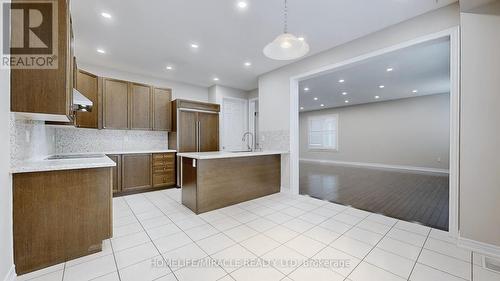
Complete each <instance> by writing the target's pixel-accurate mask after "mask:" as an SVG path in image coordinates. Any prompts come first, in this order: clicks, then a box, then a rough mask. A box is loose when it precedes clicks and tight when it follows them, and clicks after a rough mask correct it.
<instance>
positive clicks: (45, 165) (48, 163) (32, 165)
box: [9, 156, 116, 174]
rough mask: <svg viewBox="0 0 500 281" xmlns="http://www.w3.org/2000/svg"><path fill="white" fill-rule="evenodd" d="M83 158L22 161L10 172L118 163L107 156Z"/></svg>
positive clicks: (96, 166) (44, 170)
mask: <svg viewBox="0 0 500 281" xmlns="http://www.w3.org/2000/svg"><path fill="white" fill-rule="evenodd" d="M74 160H80V163H74V162H75V161H74ZM81 160H82V159H71V160H67V159H66V160H40V161H30V162H21V163H19V164H18V165H16V166H14V167H11V169H10V171H9V172H10V173H11V174H23V173H36V172H51V171H64V170H80V169H96V168H111V167H115V166H116V163H115V162H114V161H113V160H111V159H110V158H109V157H107V156H106V157H104V158H87V159H85V160H84V161H81ZM91 161H94V162H91Z"/></svg>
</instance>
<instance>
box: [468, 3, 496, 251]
mask: <svg viewBox="0 0 500 281" xmlns="http://www.w3.org/2000/svg"><path fill="white" fill-rule="evenodd" d="M478 11H484V13H483V12H479V13H463V14H462V15H461V25H462V81H461V83H462V113H461V118H462V121H461V138H460V235H461V237H462V238H465V239H470V240H475V241H479V242H482V243H486V244H491V245H496V246H497V255H500V147H499V145H500V130H499V120H500V111H499V108H500V79H499V76H500V52H499V50H500V2H497V4H496V5H493V6H488V7H483V8H482V9H478Z"/></svg>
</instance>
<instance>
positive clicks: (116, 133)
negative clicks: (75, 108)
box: [55, 127, 168, 153]
mask: <svg viewBox="0 0 500 281" xmlns="http://www.w3.org/2000/svg"><path fill="white" fill-rule="evenodd" d="M55 135H56V142H55V151H56V153H84V152H111V151H132V150H162V149H167V147H168V133H167V132H155V131H131V130H95V129H79V128H72V127H60V128H56V131H55Z"/></svg>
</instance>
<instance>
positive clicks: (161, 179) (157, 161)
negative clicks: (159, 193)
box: [153, 153, 176, 187]
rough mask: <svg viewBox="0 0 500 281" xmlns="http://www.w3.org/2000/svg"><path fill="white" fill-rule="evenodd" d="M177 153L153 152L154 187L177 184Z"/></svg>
mask: <svg viewBox="0 0 500 281" xmlns="http://www.w3.org/2000/svg"><path fill="white" fill-rule="evenodd" d="M175 182H176V180H175V153H157V154H153V187H163V186H172V185H175Z"/></svg>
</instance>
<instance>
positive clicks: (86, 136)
mask: <svg viewBox="0 0 500 281" xmlns="http://www.w3.org/2000/svg"><path fill="white" fill-rule="evenodd" d="M10 143H11V152H10V159H11V163H12V164H16V163H19V162H20V161H29V160H41V159H44V158H46V157H47V156H48V155H52V154H59V153H85V152H126V151H137V150H164V149H167V148H168V133H167V132H153V131H132V130H95V129H80V128H74V127H69V126H54V125H45V122H43V121H32V120H22V119H17V120H16V118H15V116H14V114H13V115H12V116H11V121H10Z"/></svg>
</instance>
